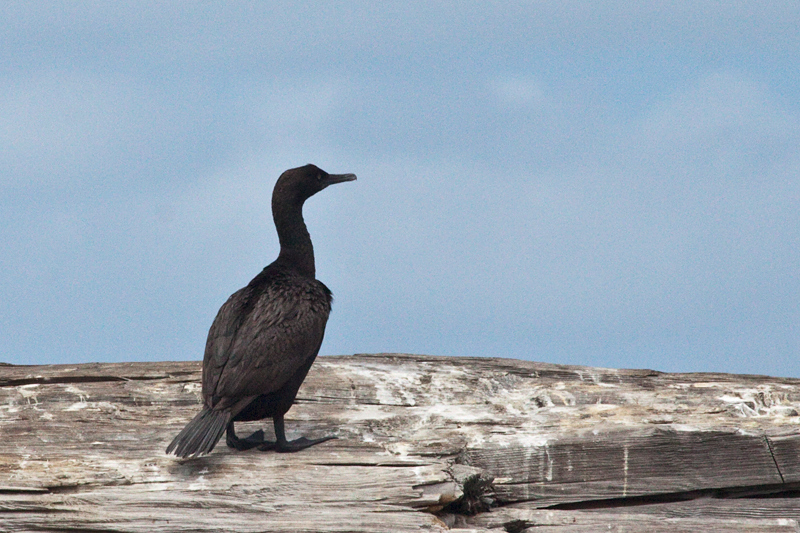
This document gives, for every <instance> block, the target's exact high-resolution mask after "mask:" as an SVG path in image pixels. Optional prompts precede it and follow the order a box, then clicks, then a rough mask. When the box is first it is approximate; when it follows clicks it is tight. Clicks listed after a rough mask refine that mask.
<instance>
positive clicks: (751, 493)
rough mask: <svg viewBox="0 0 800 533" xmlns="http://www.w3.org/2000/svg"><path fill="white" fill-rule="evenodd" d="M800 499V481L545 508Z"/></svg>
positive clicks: (610, 507) (574, 509)
mask: <svg viewBox="0 0 800 533" xmlns="http://www.w3.org/2000/svg"><path fill="white" fill-rule="evenodd" d="M776 497H783V498H800V482H798V483H775V484H769V485H752V486H741V487H719V488H712V489H698V490H690V491H683V492H668V493H662V494H646V495H642V496H628V497H625V498H608V499H601V500H586V501H580V502H570V503H558V504H554V505H549V506H547V507H543V509H553V510H561V511H586V510H590V509H612V508H618V507H636V506H640V505H652V504H658V503H674V502H684V501H689V500H696V499H700V498H716V499H737V498H751V499H753V498H776Z"/></svg>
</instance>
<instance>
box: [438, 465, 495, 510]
mask: <svg viewBox="0 0 800 533" xmlns="http://www.w3.org/2000/svg"><path fill="white" fill-rule="evenodd" d="M461 491H462V492H463V495H462V496H461V497H460V498H458V499H457V500H456V501H454V502H450V503H448V504H447V505H445V506H444V508H442V510H441V511H440V512H439V513H437V514H445V513H449V514H455V515H463V516H474V515H476V514H478V513H485V512H487V511H490V510H491V509H492V508H494V507H497V506H498V505H497V496H496V494H495V490H494V478H493V477H483V476H482V475H481V474H474V475H472V476H469V477H468V478H466V479H465V480H464V482H463V485H462V487H461Z"/></svg>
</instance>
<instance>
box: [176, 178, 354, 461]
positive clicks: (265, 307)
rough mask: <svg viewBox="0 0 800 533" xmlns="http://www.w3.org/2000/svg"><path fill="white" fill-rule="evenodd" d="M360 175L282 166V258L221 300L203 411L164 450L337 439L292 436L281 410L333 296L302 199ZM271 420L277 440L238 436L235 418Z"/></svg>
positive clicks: (275, 210) (290, 448)
mask: <svg viewBox="0 0 800 533" xmlns="http://www.w3.org/2000/svg"><path fill="white" fill-rule="evenodd" d="M355 179H356V176H355V174H328V173H327V172H325V171H324V170H322V169H320V168H319V167H317V166H315V165H311V164H309V165H305V166H302V167H298V168H293V169H289V170H287V171H285V172H284V173H283V174H281V175H280V177H279V178H278V181H277V182H276V183H275V188H274V190H273V193H272V217H273V220H274V222H275V229H276V231H277V233H278V241H279V244H280V252H279V254H278V258H277V259H275V261H273V262H272V263H271V264H269V265H268V266H266V267H265V268H264V269H263V270H262V271H261V272H260V273H259V274H258V275H257V276H256V277H255V278H253V279H252V281H250V283H249V284H248V285H247V286H246V287H244V288H242V289H240V290H238V291H236V292H235V293H233V295H231V296H230V298H228V300H227V301H226V302H225V303H224V304H223V305H222V307H221V308H220V309H219V312H218V313H217V316H216V318H215V319H214V322H213V323H212V325H211V328H210V329H209V332H208V338H207V340H206V347H205V354H204V356H203V378H202V392H203V409H202V410H201V411H200V412H199V413H198V414H197V416H195V417H194V418H193V419H192V420H191V421H190V422H189V423H188V424H187V425H186V427H184V428H183V430H182V431H181V432H180V433H179V434H178V435H177V436H176V437H175V438H174V439H173V441H172V442H171V443H170V445H169V446H168V447H167V454H175V455H177V456H178V457H181V458H187V457H197V456H200V455H204V454H207V453H210V452H211V451H212V450H213V449H214V447H215V446H216V444H217V442H219V440H220V439H221V438H222V434H223V433H225V435H226V439H225V441H226V444H227V445H228V446H229V447H231V448H234V449H236V450H248V449H252V448H258V449H259V450H275V451H277V452H296V451H300V450H303V449H305V448H308V447H309V446H313V445H315V444H319V443H321V442H325V441H327V440H330V439H333V438H336V437H335V436H326V437H322V438H318V439H307V438H305V437H300V438H298V439H296V440H292V441H290V440H287V439H286V435H285V428H284V415H285V414H286V412H287V411H288V410H289V409H290V408H291V406H292V404H293V402H294V399H295V397H296V396H297V391H298V389H299V388H300V385H301V384H302V383H303V380H304V379H305V377H306V374H307V373H308V370H309V369H310V368H311V365H312V364H313V362H314V360H315V359H316V357H317V354H318V353H319V348H320V345H321V344H322V338H323V336H324V334H325V325H326V324H327V321H328V315H329V314H330V311H331V303H332V301H333V295H332V293H331V291H330V290H329V289H328V287H326V286H325V284H323V283H322V282H321V281H319V280H317V279H316V269H315V263H314V248H313V246H312V244H311V236H310V235H309V233H308V229H307V228H306V224H305V221H304V220H303V204H304V203H305V201H306V200H307V199H308V198H310V197H311V196H313V195H314V194H316V193H318V192H320V191H321V190H323V189H325V188H326V187H328V186H330V185H333V184H336V183H342V182H347V181H353V180H355ZM266 418H272V421H273V426H274V428H275V441H269V440H266V439H265V438H264V432H263V430H258V431H256V432H255V433H253V434H252V435H250V436H249V437H244V438H242V437H238V436H237V435H236V432H235V429H234V423H235V422H241V421H252V420H262V419H266Z"/></svg>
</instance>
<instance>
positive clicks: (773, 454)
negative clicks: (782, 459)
mask: <svg viewBox="0 0 800 533" xmlns="http://www.w3.org/2000/svg"><path fill="white" fill-rule="evenodd" d="M764 440H765V441H767V448H769V454H770V455H771V456H772V460H773V461H774V462H775V468H776V469H777V470H778V475H779V476H781V483H786V480H785V479H784V478H783V472H781V467H780V465H778V460H777V459H776V458H775V450H773V449H772V443H771V442H770V441H769V437H768V436H767V435H764Z"/></svg>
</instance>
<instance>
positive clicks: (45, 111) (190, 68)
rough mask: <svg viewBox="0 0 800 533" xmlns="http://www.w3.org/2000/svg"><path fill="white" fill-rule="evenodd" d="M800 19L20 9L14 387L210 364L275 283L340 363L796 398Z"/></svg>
mask: <svg viewBox="0 0 800 533" xmlns="http://www.w3.org/2000/svg"><path fill="white" fill-rule="evenodd" d="M798 27H800V4H799V3H797V2H745V1H743V2H735V3H734V2H731V3H728V2H702V1H692V2H662V3H656V2H648V3H638V4H637V3H632V2H565V1H557V2H547V1H544V2H430V1H429V2H421V3H409V2H403V3H399V2H398V3H391V4H389V3H375V2H357V1H348V2H336V3H333V2H326V3H314V2H310V3H305V2H304V3H300V2H263V3H261V2H253V3H245V2H236V3H233V2H231V3H224V2H196V3H188V2H172V3H167V2H159V3H150V2H97V3H91V2H80V3H78V2H26V3H22V2H4V3H3V4H0V49H2V56H0V57H1V58H2V61H0V110H2V111H0V145H1V146H2V151H0V165H1V166H2V168H3V172H2V174H1V175H0V176H1V177H0V189H1V194H0V223H2V227H3V228H4V229H3V231H2V232H1V233H0V267H1V268H2V272H3V276H2V277H0V336H2V339H3V341H2V343H0V361H5V362H10V363H18V364H22V363H30V364H39V363H75V362H88V361H131V360H136V361H144V360H146V361H157V360H190V359H201V358H202V353H203V348H204V344H205V336H206V333H207V331H208V327H209V326H210V324H211V321H212V320H213V318H214V316H215V314H216V311H217V309H218V308H219V306H220V305H221V304H222V303H223V302H224V301H225V299H226V298H227V297H228V295H230V294H231V293H232V292H233V291H235V290H236V289H238V288H239V287H241V286H243V285H245V284H246V283H247V282H248V281H249V280H250V279H251V278H252V277H253V276H254V275H255V274H257V273H258V272H259V271H260V269H261V268H262V267H264V266H265V265H266V264H268V263H269V262H271V261H272V260H273V259H274V257H275V256H276V254H277V238H276V236H275V233H274V228H273V226H272V220H271V214H270V211H269V205H270V195H271V191H272V187H273V185H274V183H275V180H276V179H277V177H278V175H279V174H280V173H281V172H282V171H283V170H285V169H287V168H291V167H295V166H299V165H303V164H305V163H309V162H310V163H315V164H317V165H319V166H321V167H322V168H324V169H326V170H328V171H329V172H354V173H356V174H357V175H358V181H357V182H354V183H348V184H343V185H339V186H336V187H333V188H331V189H328V190H326V191H325V192H324V193H322V194H320V195H318V196H315V197H314V198H312V199H311V200H310V201H309V202H308V203H307V204H306V209H305V214H306V221H307V223H308V226H309V229H310V231H311V235H312V238H313V239H314V244H315V249H316V253H317V269H318V272H317V275H318V277H319V278H320V279H321V280H323V281H324V282H325V283H326V284H327V285H328V286H329V287H330V288H331V289H332V290H333V292H334V294H335V296H336V301H335V304H334V311H333V314H332V315H331V319H330V321H329V323H328V331H327V335H326V340H325V343H324V344H323V347H322V350H321V353H323V354H349V353H365V352H380V351H390V352H412V353H425V354H434V355H469V356H489V357H495V356H497V357H515V358H522V359H531V360H537V361H549V362H556V363H569V364H582V365H595V366H606V367H626V368H654V369H657V370H665V371H721V372H737V373H757V374H772V375H781V376H795V377H800V358H798V355H799V352H800V276H798V274H799V273H800V214H799V213H800V210H798V205H799V204H800V37H798V32H797V28H798Z"/></svg>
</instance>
